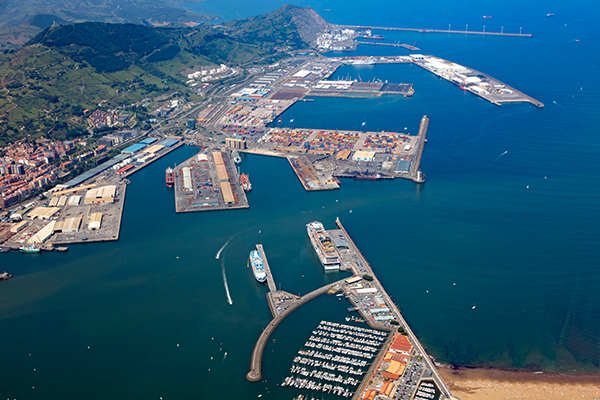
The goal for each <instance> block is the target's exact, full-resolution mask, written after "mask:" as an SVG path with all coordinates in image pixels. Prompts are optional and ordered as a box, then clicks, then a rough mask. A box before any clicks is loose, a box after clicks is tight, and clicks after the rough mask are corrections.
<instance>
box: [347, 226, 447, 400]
mask: <svg viewBox="0 0 600 400" xmlns="http://www.w3.org/2000/svg"><path fill="white" fill-rule="evenodd" d="M335 223H336V225H337V226H338V228H339V229H340V230H341V231H343V232H344V234H345V236H346V241H347V243H348V245H349V246H350V247H351V248H352V250H354V251H355V253H356V254H357V255H358V259H359V265H360V267H357V268H356V271H355V274H357V273H366V274H368V275H370V276H372V277H373V281H372V284H373V286H374V287H376V288H377V290H378V291H379V293H381V296H382V298H383V299H384V301H385V303H386V305H387V306H389V308H390V310H391V312H392V314H393V315H394V317H395V318H396V320H397V321H398V322H400V324H401V326H402V327H403V328H404V331H405V332H406V334H407V335H408V337H409V339H410V341H411V343H412V344H413V345H414V346H415V347H416V348H417V350H418V351H419V353H420V354H421V355H422V358H423V361H424V362H425V364H426V365H427V368H428V369H429V370H430V371H431V375H432V379H433V381H434V382H435V384H436V385H437V387H438V389H439V390H440V392H441V395H442V396H443V397H440V398H446V399H452V398H454V397H453V396H452V392H451V391H450V388H449V387H448V385H447V384H446V382H444V379H443V378H442V376H441V375H440V373H439V372H438V370H437V368H436V367H435V365H434V364H433V361H432V360H431V358H430V357H429V356H428V355H427V352H426V351H425V348H424V347H423V345H422V344H421V342H420V341H419V339H418V338H417V336H416V335H415V334H414V332H413V331H412V330H411V329H410V327H409V326H408V324H407V322H406V320H405V319H404V317H403V316H402V314H401V313H400V310H399V309H398V307H397V306H396V303H394V301H393V300H392V299H391V298H390V296H389V295H388V294H387V292H386V291H385V289H384V288H383V285H382V284H381V282H380V281H379V279H377V276H376V275H375V273H374V272H373V270H372V269H371V266H370V265H369V263H368V262H367V260H365V258H364V256H363V255H362V253H361V252H360V251H359V250H358V248H357V247H356V244H355V243H354V241H353V240H352V238H351V237H350V235H349V234H348V232H347V231H346V229H345V228H344V226H343V225H342V223H341V221H340V219H339V218H337V219H336V221H335ZM359 311H360V310H359ZM361 315H363V317H365V321H368V322H369V319H368V318H367V315H364V314H363V313H362V312H361ZM369 325H371V326H372V327H374V328H379V329H381V327H378V326H377V325H376V324H372V323H369ZM374 365H375V364H374ZM366 376H369V374H367V375H366ZM357 393H358V392H357Z"/></svg>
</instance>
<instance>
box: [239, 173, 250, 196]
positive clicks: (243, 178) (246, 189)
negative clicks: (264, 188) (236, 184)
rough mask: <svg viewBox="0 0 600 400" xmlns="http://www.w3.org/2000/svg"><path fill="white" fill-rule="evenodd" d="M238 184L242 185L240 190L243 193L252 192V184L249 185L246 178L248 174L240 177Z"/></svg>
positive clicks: (248, 179) (248, 180)
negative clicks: (242, 190)
mask: <svg viewBox="0 0 600 400" xmlns="http://www.w3.org/2000/svg"><path fill="white" fill-rule="evenodd" d="M240 183H241V184H242V189H244V192H251V191H252V184H251V183H250V178H249V177H248V174H241V175H240Z"/></svg>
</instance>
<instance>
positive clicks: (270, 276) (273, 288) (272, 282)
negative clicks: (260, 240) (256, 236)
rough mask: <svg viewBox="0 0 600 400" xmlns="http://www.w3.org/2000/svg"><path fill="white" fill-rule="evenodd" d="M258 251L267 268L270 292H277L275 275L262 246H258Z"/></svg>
mask: <svg viewBox="0 0 600 400" xmlns="http://www.w3.org/2000/svg"><path fill="white" fill-rule="evenodd" d="M256 249H257V250H258V252H259V253H260V257H261V258H262V262H263V266H264V267H265V273H266V274H267V285H268V286H269V290H270V291H271V292H276V291H277V287H276V286H275V280H274V279H273V274H272V273H271V268H269V262H268V261H267V255H266V254H265V250H264V249H263V246H262V244H257V245H256Z"/></svg>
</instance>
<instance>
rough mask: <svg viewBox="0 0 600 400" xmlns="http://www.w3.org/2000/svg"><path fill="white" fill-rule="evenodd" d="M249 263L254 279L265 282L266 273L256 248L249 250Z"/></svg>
mask: <svg viewBox="0 0 600 400" xmlns="http://www.w3.org/2000/svg"><path fill="white" fill-rule="evenodd" d="M250 264H252V272H254V277H255V278H256V280H257V281H258V282H260V283H265V282H266V281H267V274H266V272H265V266H264V264H263V260H262V257H261V256H260V253H259V251H258V250H252V251H251V252H250Z"/></svg>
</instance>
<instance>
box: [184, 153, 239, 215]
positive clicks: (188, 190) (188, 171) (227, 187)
mask: <svg viewBox="0 0 600 400" xmlns="http://www.w3.org/2000/svg"><path fill="white" fill-rule="evenodd" d="M174 175H175V185H174V186H175V189H174V192H175V212H177V213H181V212H196V211H213V210H234V209H240V208H248V207H249V205H248V199H247V198H246V193H245V192H244V190H243V189H242V187H241V184H240V177H239V175H238V172H237V169H236V168H235V165H234V163H233V161H232V159H231V155H230V153H229V152H221V151H219V149H215V150H214V151H211V152H209V151H207V152H206V153H200V154H196V155H194V156H193V157H191V158H189V159H188V160H186V161H185V162H183V163H182V164H179V165H178V166H177V167H175V168H174Z"/></svg>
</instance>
